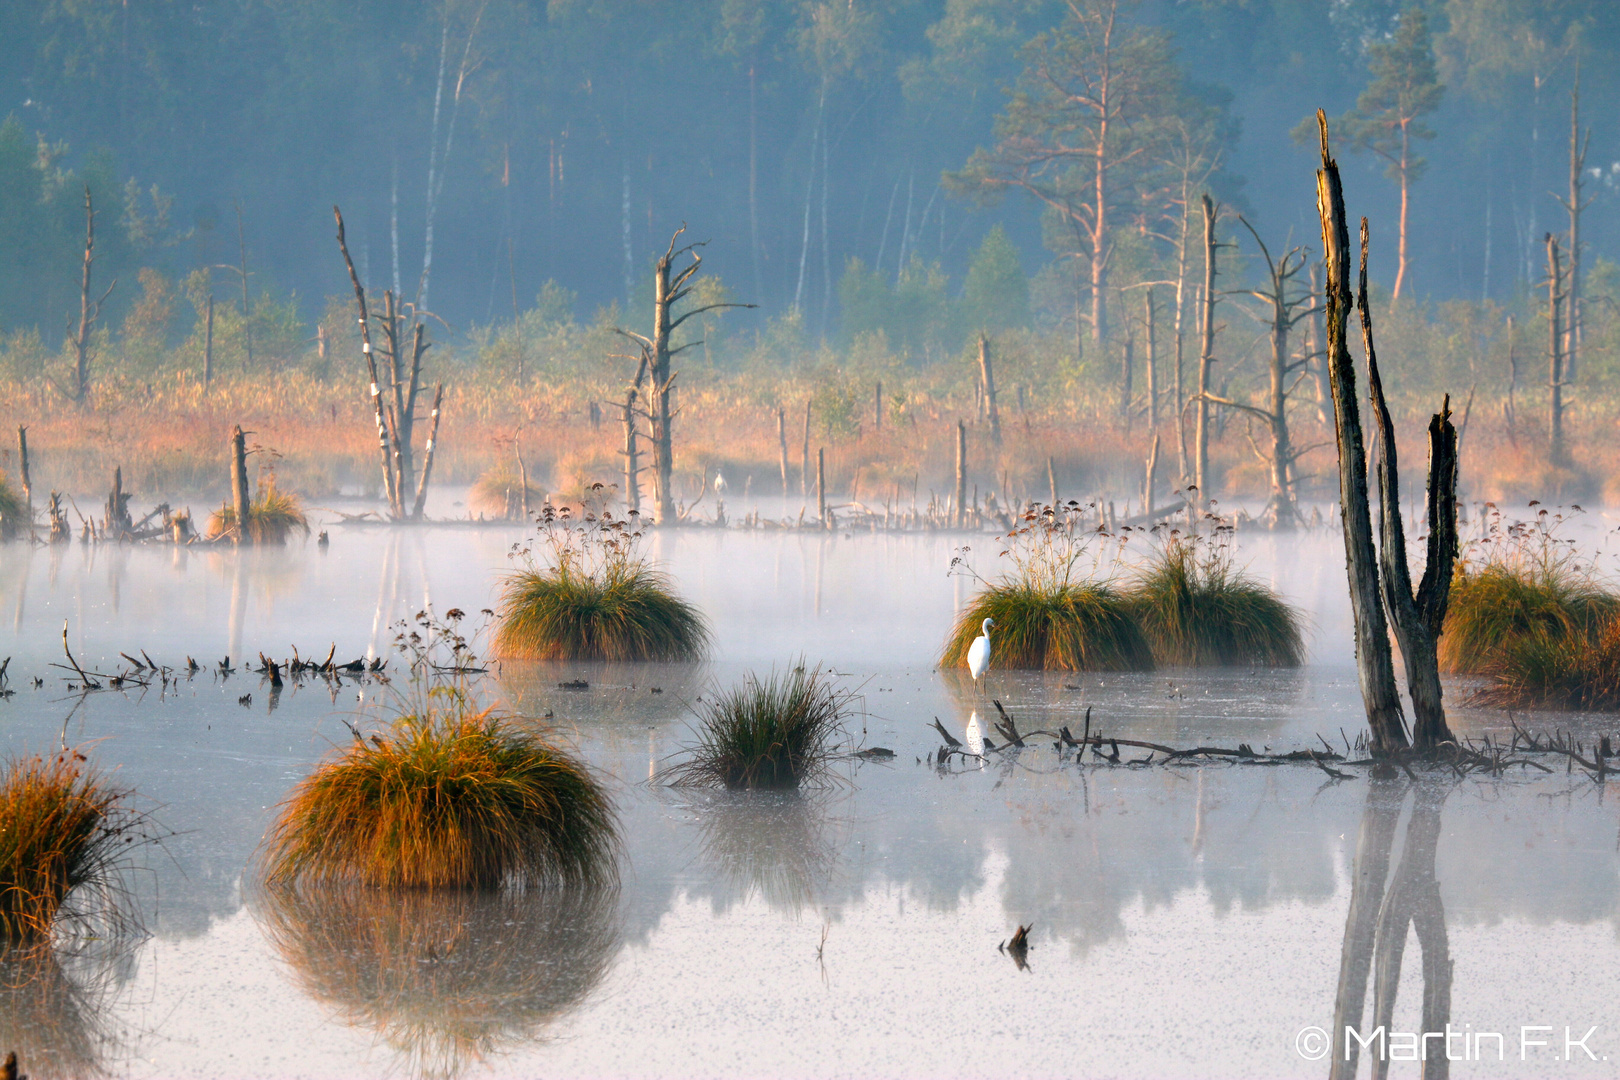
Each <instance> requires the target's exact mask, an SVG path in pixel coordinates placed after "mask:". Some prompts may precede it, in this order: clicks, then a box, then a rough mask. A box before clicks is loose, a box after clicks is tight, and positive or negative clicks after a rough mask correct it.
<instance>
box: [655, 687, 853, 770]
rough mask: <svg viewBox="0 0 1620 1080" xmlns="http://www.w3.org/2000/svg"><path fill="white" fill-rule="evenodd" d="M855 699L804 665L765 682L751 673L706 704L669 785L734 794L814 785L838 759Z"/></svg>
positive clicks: (711, 696) (709, 698)
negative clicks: (716, 788)
mask: <svg viewBox="0 0 1620 1080" xmlns="http://www.w3.org/2000/svg"><path fill="white" fill-rule="evenodd" d="M850 699H851V695H850V694H849V692H848V691H845V690H841V689H839V688H838V686H836V685H835V684H834V683H833V681H832V680H831V679H830V678H828V677H827V676H826V675H824V674H822V673H821V672H820V671H815V670H808V669H807V668H806V667H805V666H804V665H803V664H800V665H799V666H798V667H795V668H794V669H793V670H792V671H790V672H789V673H788V674H786V675H777V674H776V673H774V672H773V673H772V674H771V676H770V677H769V678H767V679H761V678H760V677H759V676H757V675H752V674H750V675H748V676H747V677H746V678H744V679H743V681H742V682H741V683H739V684H738V685H736V686H734V687H731V688H730V689H729V690H724V691H721V692H719V693H713V694H709V695H708V696H707V697H705V698H704V700H703V701H702V703H701V708H700V709H699V712H698V721H699V730H698V741H697V743H696V745H694V746H692V747H690V748H689V753H688V757H687V760H686V761H684V762H682V763H680V764H679V765H677V766H675V767H674V768H673V769H671V770H670V771H669V773H668V774H667V775H668V779H669V780H670V782H672V783H675V784H682V785H692V786H705V785H719V786H723V787H726V788H730V789H733V790H736V789H745V788H776V789H781V788H796V787H800V786H801V785H805V784H812V783H816V782H818V781H820V780H821V779H822V777H823V776H824V775H825V773H826V770H827V766H828V764H829V763H830V761H831V760H832V757H833V755H834V753H835V747H834V746H833V741H834V739H835V738H837V737H838V736H839V735H841V734H842V733H843V724H844V718H845V716H847V715H848V713H849V709H850Z"/></svg>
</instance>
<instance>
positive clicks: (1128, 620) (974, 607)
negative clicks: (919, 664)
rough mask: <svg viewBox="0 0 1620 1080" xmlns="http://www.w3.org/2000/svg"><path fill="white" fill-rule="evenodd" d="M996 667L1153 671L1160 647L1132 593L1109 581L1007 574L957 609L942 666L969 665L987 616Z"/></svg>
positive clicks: (991, 662)
mask: <svg viewBox="0 0 1620 1080" xmlns="http://www.w3.org/2000/svg"><path fill="white" fill-rule="evenodd" d="M987 618H988V619H994V620H995V621H996V625H995V628H994V629H993V630H991V631H990V666H991V668H992V669H994V668H1028V669H1060V670H1064V671H1152V670H1153V654H1152V651H1151V650H1150V649H1149V648H1148V643H1147V640H1146V639H1145V638H1144V637H1143V636H1142V631H1141V629H1140V628H1139V627H1138V626H1137V624H1136V620H1135V619H1134V618H1133V617H1132V613H1131V608H1130V603H1129V600H1128V598H1126V597H1124V596H1122V595H1121V594H1120V593H1119V591H1118V590H1117V589H1115V588H1114V587H1113V586H1111V585H1109V584H1107V583H1105V582H1089V581H1088V582H1062V583H1047V582H1042V583H1031V582H1026V581H1022V580H1009V581H1001V582H997V583H995V584H992V585H989V586H987V587H986V588H984V589H983V590H982V591H981V592H980V593H979V594H978V595H977V596H975V597H974V598H973V599H972V601H970V602H969V603H968V605H967V606H966V607H965V608H963V609H962V612H961V614H960V615H958V616H957V619H956V625H955V627H954V628H953V629H952V631H951V636H950V638H949V639H948V640H947V641H946V643H945V650H944V652H943V653H942V654H941V655H940V661H939V662H940V666H941V667H946V668H951V667H964V666H966V664H967V653H968V649H969V647H971V646H972V644H973V641H974V639H975V638H977V637H978V636H979V633H980V627H981V626H982V625H983V624H984V620H985V619H987Z"/></svg>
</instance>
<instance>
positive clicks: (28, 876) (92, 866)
mask: <svg viewBox="0 0 1620 1080" xmlns="http://www.w3.org/2000/svg"><path fill="white" fill-rule="evenodd" d="M126 797H127V792H124V791H122V790H120V789H117V788H114V787H113V786H111V784H110V783H109V782H108V780H107V778H106V777H105V776H103V775H102V774H101V773H99V772H97V771H96V770H95V769H93V768H90V767H89V766H88V765H87V764H86V762H85V758H84V755H82V754H80V753H79V752H78V751H76V750H64V751H62V752H61V753H59V754H56V755H54V756H53V757H50V758H43V757H30V758H12V759H11V760H9V761H7V762H6V764H5V767H4V769H3V770H0V943H7V942H9V943H21V944H28V943H38V942H43V941H48V940H49V939H50V937H51V934H52V931H53V930H54V929H55V927H56V924H57V918H58V916H59V915H60V914H62V913H63V911H64V906H65V905H66V904H67V902H68V897H69V894H70V893H72V892H73V891H74V890H75V889H80V888H81V887H84V888H85V890H86V892H88V893H97V894H98V895H99V896H100V897H101V898H102V899H103V900H105V899H109V898H111V899H116V897H117V894H118V892H119V890H118V889H117V888H116V887H115V882H116V878H117V876H118V870H119V867H120V865H121V863H122V860H123V859H124V858H125V857H126V853H127V851H128V849H129V841H130V840H132V839H133V830H134V829H135V827H136V825H137V823H138V821H139V820H140V819H139V818H138V816H136V815H134V814H132V813H131V812H130V811H128V810H127V809H126V808H125V800H126Z"/></svg>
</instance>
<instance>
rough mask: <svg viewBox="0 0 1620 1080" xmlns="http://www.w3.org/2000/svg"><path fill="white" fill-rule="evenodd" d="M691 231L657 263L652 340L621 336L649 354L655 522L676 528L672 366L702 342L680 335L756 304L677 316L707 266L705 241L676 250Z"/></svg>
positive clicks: (706, 308) (695, 310)
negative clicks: (683, 261) (707, 317)
mask: <svg viewBox="0 0 1620 1080" xmlns="http://www.w3.org/2000/svg"><path fill="white" fill-rule="evenodd" d="M685 232H686V226H685V225H682V226H681V227H680V228H679V229H677V230H675V235H673V236H671V237H670V238H669V248H668V249H667V250H666V251H665V252H664V254H663V255H661V256H659V259H658V263H657V265H656V266H655V267H654V270H653V332H652V336H651V337H643V336H642V335H640V334H637V333H634V332H631V331H620V332H621V333H623V334H625V335H626V336H628V337H630V338H632V339H634V340H636V341H639V342H640V343H641V344H642V345H643V346H645V347H646V349H647V351H648V358H649V359H648V371H649V373H650V374H651V376H652V386H651V388H650V389H649V391H648V406H649V407H648V410H647V412H648V415H649V416H650V417H651V431H650V434H651V436H652V453H653V495H654V500H655V505H654V518H653V520H654V522H655V524H658V525H674V524H676V521H677V514H676V510H675V492H674V488H673V482H674V475H675V444H674V439H673V437H672V434H671V431H670V422H671V421H672V420H673V419H674V414H675V410H674V408H673V394H674V386H675V379H676V376H678V375H679V374H680V373H679V372H677V371H673V370H671V367H670V364H671V362H672V361H673V360H674V358H675V357H676V356H678V355H680V354H681V353H683V352H685V351H686V350H687V349H690V348H691V347H692V346H693V345H698V344H701V342H696V341H691V342H687V343H686V344H684V345H675V344H674V336H675V331H677V330H679V329H680V328H681V324H682V323H684V322H686V321H687V320H688V319H690V318H692V317H694V316H696V315H701V314H703V313H704V312H706V311H715V310H718V309H721V308H734V307H753V306H754V305H753V304H732V303H718V304H703V305H701V306H699V307H695V308H691V309H689V310H687V311H685V312H682V313H681V314H680V315H676V314H675V308H676V306H677V305H679V304H680V302H681V301H682V300H684V299H686V297H687V296H688V295H690V294H691V292H692V288H693V286H692V279H693V278H694V277H696V276H697V274H698V271H699V270H701V269H702V266H703V256H702V255H700V254H698V250H697V249H698V248H700V247H702V246H703V244H702V243H701V242H699V243H695V244H687V245H686V246H685V247H683V248H680V249H679V250H677V249H676V247H675V245H676V244H677V243H678V242H679V241H680V238H681V236H682V234H683V233H685ZM683 255H690V256H691V257H692V261H691V262H690V263H688V264H687V265H686V266H684V267H682V268H680V269H676V267H675V263H676V261H677V260H679V259H680V258H681V257H682V256H683Z"/></svg>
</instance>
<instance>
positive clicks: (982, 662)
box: [967, 619, 996, 683]
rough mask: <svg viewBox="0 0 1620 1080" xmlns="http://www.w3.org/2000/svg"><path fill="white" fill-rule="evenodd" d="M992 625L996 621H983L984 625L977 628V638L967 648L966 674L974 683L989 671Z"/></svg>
mask: <svg viewBox="0 0 1620 1080" xmlns="http://www.w3.org/2000/svg"><path fill="white" fill-rule="evenodd" d="M994 625H996V620H994V619H986V620H984V624H983V625H982V626H980V627H979V630H980V634H979V636H978V637H976V638H974V639H973V644H972V645H969V646H968V655H967V661H968V674H969V675H972V676H973V681H974V682H975V683H977V682H978V681H979V680H980V679H982V678H984V673H985V672H986V671H989V670H990V628H991V627H992V626H994Z"/></svg>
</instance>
